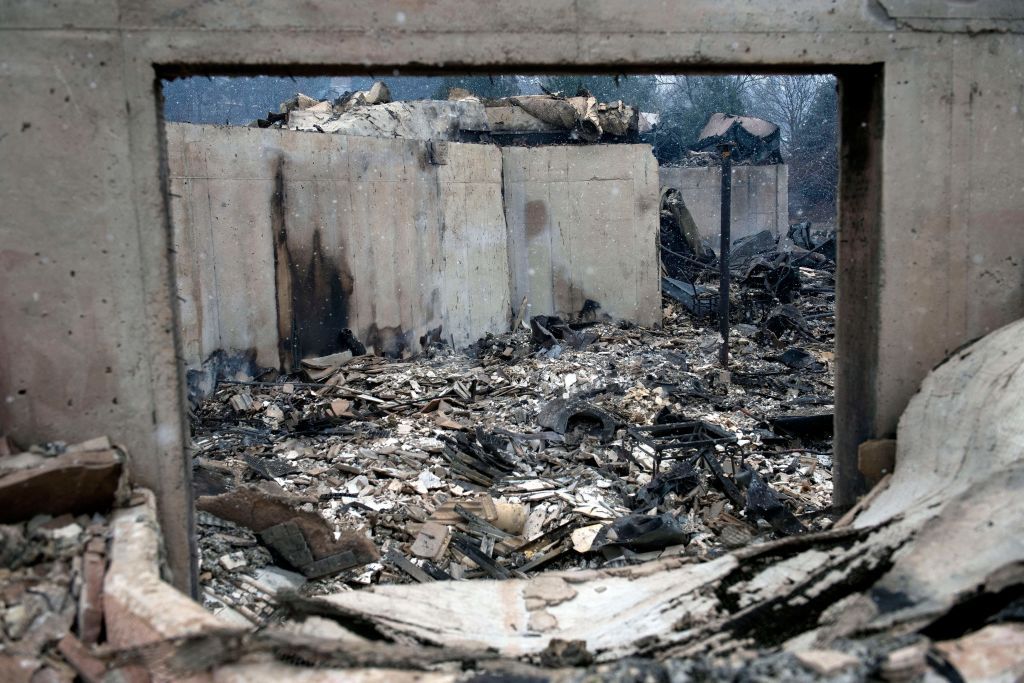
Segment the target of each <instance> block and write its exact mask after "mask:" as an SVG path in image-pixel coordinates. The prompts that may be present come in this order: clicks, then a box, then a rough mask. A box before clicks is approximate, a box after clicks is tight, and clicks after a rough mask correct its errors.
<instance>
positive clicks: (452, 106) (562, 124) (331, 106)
mask: <svg viewBox="0 0 1024 683" xmlns="http://www.w3.org/2000/svg"><path fill="white" fill-rule="evenodd" d="M650 121H651V119H650V115H648V116H647V117H642V116H641V112H640V111H639V110H637V109H636V108H635V107H632V106H630V105H628V104H625V103H624V102H622V101H616V102H598V101H597V99H596V98H594V97H593V96H591V95H590V94H589V93H581V94H578V95H576V96H563V95H562V94H560V93H548V94H544V95H521V96H516V97H504V98H499V99H481V98H479V97H476V96H475V95H473V94H471V93H469V92H466V91H465V90H462V89H460V88H453V89H452V90H451V92H450V94H449V98H448V99H446V100H411V101H405V102H392V101H391V92H390V90H389V88H388V87H387V85H386V84H385V83H384V82H383V81H377V82H375V83H374V84H373V86H372V87H371V88H370V89H369V90H364V91H359V92H354V93H345V94H343V95H342V96H341V97H338V98H337V99H335V100H333V101H332V100H322V101H321V100H317V99H315V98H312V97H309V96H307V95H303V94H302V93H297V94H296V95H295V97H293V98H291V99H290V100H288V101H287V102H282V103H281V107H280V111H279V112H277V113H275V112H268V113H267V116H266V118H263V119H258V120H256V121H255V122H253V123H252V124H251V125H253V126H256V127H259V128H270V127H286V128H289V129H291V130H304V131H317V132H320V133H335V134H340V135H358V136H368V137H388V138H390V137H400V138H409V139H413V140H425V141H430V142H432V143H435V144H436V143H441V142H444V141H460V140H480V141H491V140H499V141H501V142H503V143H518V142H531V141H543V142H548V143H550V142H559V141H562V142H570V141H580V142H597V141H601V140H603V141H627V142H635V141H637V140H638V139H639V137H638V136H639V134H640V132H641V130H640V129H641V127H643V128H645V130H650V127H651V124H650ZM432 156H433V155H432ZM442 156H443V155H442ZM432 163H436V164H443V163H445V162H444V161H442V160H440V159H438V158H434V159H433V161H432Z"/></svg>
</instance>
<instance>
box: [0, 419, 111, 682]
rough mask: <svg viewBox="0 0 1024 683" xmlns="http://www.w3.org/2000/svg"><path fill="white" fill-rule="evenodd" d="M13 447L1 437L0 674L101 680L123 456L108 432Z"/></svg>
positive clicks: (35, 678)
mask: <svg viewBox="0 0 1024 683" xmlns="http://www.w3.org/2000/svg"><path fill="white" fill-rule="evenodd" d="M16 450H17V449H13V448H11V447H10V444H9V442H7V440H6V439H4V440H3V442H2V443H0V501H3V502H2V504H0V680H3V681H11V682H12V683H16V682H19V681H26V682H27V681H30V680H31V681H40V680H45V681H71V680H75V679H76V677H80V678H81V679H82V680H86V681H93V680H99V679H100V678H102V676H103V673H104V672H105V670H106V665H105V664H104V663H103V661H101V659H100V658H99V657H98V656H97V654H96V653H95V646H96V645H97V644H98V643H100V642H101V640H102V639H103V636H104V623H103V578H104V573H105V570H106V556H107V543H108V537H109V525H108V517H107V513H108V512H109V511H110V509H111V508H112V507H113V506H114V505H115V503H116V502H117V501H118V500H119V499H121V498H122V497H123V493H122V491H123V479H122V470H123V464H124V457H123V455H122V454H121V453H120V452H119V451H118V450H117V449H114V448H112V447H111V446H110V443H109V442H108V441H107V440H106V439H105V438H100V439H94V440H92V441H88V442H85V443H81V444H77V445H74V446H66V445H65V444H63V443H60V442H55V443H50V444H45V445H43V446H37V447H33V448H32V449H30V450H28V451H25V452H16Z"/></svg>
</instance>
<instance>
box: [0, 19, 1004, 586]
mask: <svg viewBox="0 0 1024 683" xmlns="http://www.w3.org/2000/svg"><path fill="white" fill-rule="evenodd" d="M1022 55H1024V5H1022V4H1021V3H1016V2H1005V1H1002V0H985V1H979V2H973V3H963V2H955V1H953V0H949V1H941V0H938V1H936V2H928V3H923V2H920V1H918V0H871V1H870V2H867V1H864V0H844V1H841V2H837V3H834V4H830V5H829V6H828V8H827V9H825V8H823V7H822V4H821V3H820V2H818V0H792V1H791V2H789V3H787V5H786V11H785V12H780V11H778V3H777V2H774V0H751V1H750V2H744V3H738V2H724V3H723V2H720V1H719V0H714V1H713V0H694V1H693V2H687V3H675V4H672V5H665V4H664V3H637V2H628V1H626V0H595V1H593V2H583V3H581V2H574V1H572V0H520V1H518V2H509V1H507V0H506V1H504V2H498V1H497V0H487V1H485V2H479V3H473V4H466V3H464V2H459V1H457V0H439V1H438V2H432V3H423V4H415V3H410V2H407V1H406V0H381V1H379V2H374V3H366V2H354V1H352V0H345V1H335V0H331V1H330V2H327V1H325V0H311V1H310V2H306V3H301V4H294V3H281V2H272V1H270V0H253V1H252V2H249V3H246V4H244V5H233V4H230V5H229V4H226V3H194V2H190V1H186V0H147V1H146V2H142V1H141V0H96V1H95V2H90V3H81V2H72V1H71V0H54V1H53V2H49V3H38V2H28V1H22V0H3V1H2V2H0V159H2V162H0V206H2V207H3V210H2V212H0V265H2V267H0V397H2V400H0V425H2V428H3V429H4V430H6V431H8V432H9V433H10V434H11V435H12V436H14V437H15V438H16V439H18V440H20V441H22V442H31V441H36V440H47V439H66V440H69V441H75V440H81V439H83V438H86V437H89V436H92V435H94V434H97V433H107V434H109V435H110V436H111V437H112V438H113V439H114V440H116V441H118V442H120V443H123V444H125V445H126V446H127V447H128V448H129V449H130V451H131V453H132V454H133V456H134V463H133V464H134V468H135V472H136V476H137V478H138V479H139V480H140V481H141V482H142V483H144V484H146V485H149V486H152V487H154V488H156V489H157V490H158V491H159V493H160V505H161V510H160V512H161V521H162V523H163V525H164V528H165V533H166V539H167V543H168V551H169V555H170V559H171V561H172V565H173V566H174V567H175V568H176V569H177V570H178V573H177V577H176V578H177V580H178V581H179V585H183V583H185V582H187V579H188V573H187V571H186V569H187V567H188V547H189V544H188V539H189V535H188V533H189V525H190V514H191V512H190V510H191V505H190V502H189V499H188V493H187V491H188V477H189V469H188V467H187V463H186V460H185V458H183V457H182V452H183V451H182V448H183V444H184V441H185V434H186V433H187V432H186V431H185V425H184V421H183V410H182V406H183V391H182V387H183V383H182V381H181V376H180V373H179V364H178V362H177V360H176V356H177V354H178V350H179V349H178V346H177V345H178V341H177V335H176V334H175V329H176V322H175V316H176V299H175V294H174V293H175V291H176V290H175V287H174V282H173V271H172V265H171V264H172V259H171V254H170V248H171V245H172V243H171V232H170V229H169V221H168V218H167V215H168V211H167V203H166V201H165V198H164V193H163V190H164V183H163V178H162V177H161V171H160V169H161V166H162V163H163V160H162V153H161V148H162V144H163V131H162V130H161V127H160V125H159V120H160V118H159V114H158V102H159V100H158V98H157V96H156V92H155V89H154V79H155V78H156V77H157V75H158V69H159V66H158V65H182V66H184V67H185V68H186V69H188V68H194V69H196V70H197V71H199V72H202V71H203V70H204V69H209V68H210V65H218V66H222V67H223V66H228V67H230V66H238V67H240V68H246V69H249V70H254V71H260V70H264V71H274V70H276V71H277V72H278V73H290V72H294V71H295V69H294V68H291V66H290V65H299V68H300V69H301V68H306V69H308V70H318V69H323V68H325V67H324V65H336V66H337V71H338V72H342V73H343V72H353V71H360V72H362V71H364V70H365V69H366V68H367V67H368V66H373V67H374V73H377V74H380V73H388V72H390V71H391V70H392V69H394V68H398V69H406V68H407V67H410V66H418V67H420V68H424V67H427V68H433V67H436V68H439V69H441V68H448V69H457V68H458V67H459V66H460V65H472V66H475V67H477V68H479V69H486V68H493V69H495V70H498V71H516V70H524V69H527V70H528V69H529V68H531V67H534V68H535V67H547V68H549V69H551V70H557V69H560V68H565V67H566V66H569V67H571V68H575V69H580V70H584V71H586V70H590V71H594V70H600V69H607V70H610V71H613V72H615V73H623V72H626V73H628V72H629V71H630V70H631V69H633V68H643V69H644V70H651V71H661V72H671V71H687V70H695V71H701V70H714V71H719V72H721V71H729V70H735V71H742V72H748V71H757V70H765V71H770V70H773V69H777V68H779V67H784V68H786V69H787V70H794V69H800V68H803V67H806V68H808V69H817V68H819V67H821V66H825V67H827V68H830V69H834V70H835V71H836V72H837V73H838V75H839V78H840V85H841V90H842V91H843V94H844V96H845V97H844V99H845V100H846V101H848V100H849V98H850V97H853V98H859V97H863V96H865V93H867V94H868V95H869V96H871V97H872V98H873V99H872V100H871V102H870V103H869V104H871V105H872V107H874V108H870V109H869V108H864V109H863V110H862V111H860V112H858V111H857V109H856V108H852V109H848V108H847V107H846V105H845V104H844V106H843V109H844V114H848V115H846V116H845V118H844V120H843V135H844V139H845V138H849V137H850V136H851V135H854V134H857V135H859V137H860V138H863V139H864V142H865V143H871V144H878V145H880V149H879V150H878V152H877V154H876V153H874V152H871V153H867V154H866V153H865V152H864V147H863V146H862V145H855V146H848V145H846V144H845V143H844V147H843V151H844V152H846V156H844V157H843V160H842V163H843V164H844V170H843V173H842V177H841V180H840V182H841V185H842V197H844V199H843V200H842V202H841V205H840V214H841V220H840V233H841V234H840V237H839V260H840V268H841V271H840V272H841V275H840V285H839V287H840V292H839V300H840V308H839V315H840V327H839V330H838V332H837V343H838V345H839V347H840V355H839V359H840V360H839V363H840V370H843V372H841V373H840V377H839V378H838V379H837V386H836V390H837V392H838V393H839V395H840V403H839V404H838V405H837V407H836V410H837V425H838V426H839V428H840V431H841V432H842V431H843V430H847V429H848V427H847V425H848V424H849V423H850V420H851V419H852V418H854V417H856V418H857V425H858V426H857V428H856V429H855V430H854V431H851V432H850V434H851V438H849V439H842V438H840V439H839V440H838V441H837V451H836V462H837V464H838V463H841V462H844V461H848V460H849V458H850V457H851V455H852V456H853V458H854V460H853V462H854V463H855V457H856V453H855V448H854V449H853V452H852V453H851V445H852V446H854V447H855V445H856V441H857V440H858V439H863V438H867V437H868V436H870V435H872V434H874V435H878V436H881V435H885V434H891V433H894V431H895V427H896V421H897V418H898V417H899V415H900V413H901V412H902V410H903V408H904V406H905V405H906V403H907V400H908V399H909V397H910V396H911V395H912V394H913V393H914V392H915V391H916V390H917V386H918V384H919V382H920V380H921V378H922V377H924V375H925V374H926V373H927V372H928V371H929V370H930V369H931V368H932V367H933V366H934V365H935V364H936V363H937V362H939V361H940V360H941V359H942V358H944V357H945V356H946V355H947V354H949V353H950V352H951V351H952V350H953V349H955V348H957V347H959V346H960V345H961V344H963V343H964V342H965V341H967V340H969V339H973V338H976V337H979V336H981V335H983V334H984V333H985V332H987V331H989V330H992V329H994V328H995V327H998V326H1000V325H1003V324H1005V323H1007V322H1008V321H1010V320H1012V319H1014V318H1017V317H1019V316H1021V315H1022V314H1024V287H1022V281H1024V240H1022V239H1021V238H1020V234H1021V225H1022V224H1024V192H1022V191H1021V190H1020V188H1021V186H1022V185H1024V170H1022V169H1021V166H1020V159H1021V158H1022V157H1024V103H1022V102H1021V90H1020V87H1021V86H1020V84H1021V82H1024V73H1022V72H1024V63H1022V62H1024V57H1022ZM865 74H866V75H865ZM872 112H874V113H876V114H877V118H876V119H871V118H870V117H867V116H863V115H860V114H868V113H872ZM869 122H870V123H871V126H870V128H863V129H862V128H861V126H862V124H863V125H865V126H866V125H867V124H868V123H869ZM858 131H859V133H858ZM864 164H868V165H869V166H870V170H871V173H860V174H855V173H850V172H848V171H849V169H851V168H857V167H861V166H863V165H864ZM858 205H860V206H862V207H864V208H863V212H861V213H858V212H857V211H856V209H857V206H858ZM865 221H867V223H865ZM865 225H867V226H868V227H869V228H870V229H862V228H863V227H864V226H865ZM844 263H846V264H847V265H848V266H849V267H845V266H843V264H844ZM843 277H846V278H847V279H846V280H843ZM843 316H851V320H850V323H849V324H848V325H844V324H843V318H842V317H843ZM844 368H845V370H844ZM858 377H861V378H862V381H861V382H860V383H858V382H857V378H858ZM843 397H845V398H843ZM837 482H838V479H837Z"/></svg>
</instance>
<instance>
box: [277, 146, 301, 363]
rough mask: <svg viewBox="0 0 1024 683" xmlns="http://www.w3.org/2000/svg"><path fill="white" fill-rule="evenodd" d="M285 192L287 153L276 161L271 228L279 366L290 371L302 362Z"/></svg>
mask: <svg viewBox="0 0 1024 683" xmlns="http://www.w3.org/2000/svg"><path fill="white" fill-rule="evenodd" d="M286 201H287V200H286V195H285V183H284V155H279V156H278V157H277V159H276V160H275V161H274V189H273V191H272V192H271V194H270V228H271V230H272V232H273V236H274V237H273V239H274V291H275V294H276V297H275V298H276V301H275V303H276V306H277V353H278V361H279V363H280V368H281V370H283V371H289V370H291V369H292V368H294V367H297V366H298V364H299V358H298V349H296V348H295V347H294V344H293V340H294V338H295V330H294V321H295V317H294V315H293V314H292V279H291V269H290V264H291V263H292V257H291V253H290V251H289V249H288V228H287V222H286V216H287V215H288V214H287V211H286V207H285V205H286Z"/></svg>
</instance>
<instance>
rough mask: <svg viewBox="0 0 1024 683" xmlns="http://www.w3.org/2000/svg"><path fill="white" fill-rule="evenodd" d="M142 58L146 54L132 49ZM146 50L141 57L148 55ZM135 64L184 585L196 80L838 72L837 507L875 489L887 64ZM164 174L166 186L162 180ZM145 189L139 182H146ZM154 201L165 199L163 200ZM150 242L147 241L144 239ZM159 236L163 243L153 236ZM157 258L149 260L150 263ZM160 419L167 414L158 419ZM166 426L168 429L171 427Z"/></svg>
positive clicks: (163, 491) (161, 481) (172, 508)
mask: <svg viewBox="0 0 1024 683" xmlns="http://www.w3.org/2000/svg"><path fill="white" fill-rule="evenodd" d="M130 54H138V53H130ZM140 57H141V55H140ZM136 67H137V69H138V72H137V73H138V77H139V79H140V80H141V81H143V82H147V83H148V84H149V87H148V88H147V89H148V91H149V94H150V97H149V98H148V99H149V102H151V103H152V105H151V106H152V110H151V111H150V112H149V113H151V114H152V115H153V116H152V118H151V119H149V120H148V121H146V120H143V119H142V118H141V117H140V116H134V117H132V126H131V134H132V136H133V141H132V144H133V146H135V145H137V144H138V145H140V146H142V148H143V149H145V150H147V151H148V152H150V153H151V155H152V156H151V158H154V159H155V160H157V162H158V173H157V174H156V175H155V176H149V177H146V178H143V179H142V183H141V184H142V185H144V186H146V188H147V189H146V191H144V196H145V197H146V199H148V201H141V202H140V204H139V205H138V206H137V211H139V212H141V213H142V214H144V215H147V216H148V217H149V218H150V219H151V220H152V222H153V223H156V224H159V225H161V226H163V230H162V231H155V232H160V233H161V234H160V235H159V239H160V242H161V246H162V247H163V248H162V249H160V250H159V252H158V253H162V254H163V255H164V256H165V258H164V259H163V260H162V262H159V261H156V260H154V257H155V256H156V254H150V255H149V259H150V264H151V265H152V266H153V267H154V269H155V272H159V271H162V272H163V274H164V280H163V281H164V282H170V283H171V288H172V291H171V292H170V294H171V297H170V298H171V308H172V309H173V313H172V317H171V319H170V320H168V321H167V326H165V327H164V333H165V334H171V335H172V336H173V341H174V354H175V363H174V367H175V369H176V372H175V373H174V374H173V375H172V376H167V377H166V378H165V379H166V386H158V387H154V392H161V391H167V392H173V393H174V395H175V398H174V399H171V397H170V395H169V394H164V397H165V399H171V400H168V401H166V402H162V401H159V400H158V401H157V406H158V410H159V408H160V407H163V408H164V410H165V411H166V412H167V415H166V418H167V419H169V420H173V421H175V422H177V424H179V425H180V429H181V432H180V433H181V434H182V435H183V437H184V441H183V442H181V443H176V444H168V450H167V451H166V452H165V453H164V454H163V459H162V461H161V462H159V463H153V462H150V461H148V459H147V461H145V462H138V461H137V464H138V465H140V467H139V468H138V469H139V471H140V474H141V476H140V477H139V480H140V483H142V484H143V485H146V486H149V487H150V488H152V489H153V490H154V491H155V492H156V494H157V502H158V507H159V517H160V522H161V525H162V528H163V530H164V541H165V545H166V552H167V558H168V563H169V566H170V569H171V571H172V576H171V578H172V580H173V583H174V584H175V585H176V586H177V587H178V588H180V589H182V590H184V591H186V592H187V593H189V594H190V595H192V596H193V597H196V596H197V594H198V576H197V557H198V555H197V544H196V536H195V522H194V519H193V515H194V512H193V510H194V508H193V500H192V486H191V462H190V458H189V456H188V450H187V435H188V425H187V423H186V415H187V409H186V406H187V402H186V400H185V386H186V383H185V377H184V372H185V371H184V367H183V366H182V364H181V363H179V362H177V359H178V358H180V357H181V353H180V349H181V340H180V339H179V337H178V329H179V328H178V325H177V319H178V315H179V314H178V302H177V297H176V296H174V264H173V258H174V255H173V252H172V249H171V247H170V245H171V244H172V239H171V237H172V226H171V219H170V202H169V196H168V192H169V184H168V179H167V175H168V166H167V149H166V135H165V132H164V121H163V100H162V90H161V81H162V80H164V79H168V78H179V77H187V76H212V75H230V76H255V75H267V76H274V75H283V76H323V75H332V76H338V75H377V76H381V75H382V74H383V75H386V74H390V73H401V74H402V75H430V76H445V75H451V74H474V73H475V74H494V75H499V74H524V73H529V74H535V73H536V74H543V73H559V74H573V73H575V74H580V75H593V74H616V73H619V74H621V73H628V74H644V73H659V74H679V75H702V74H720V75H724V74H738V73H743V74H748V73H751V74H779V73H787V74H799V75H803V74H816V73H821V74H825V73H827V74H833V75H834V76H835V77H836V79H837V84H838V88H839V98H838V100H839V121H840V131H839V188H838V214H839V222H838V228H839V232H838V240H837V242H838V245H837V260H838V263H837V269H836V276H837V288H836V387H835V392H836V394H835V435H834V450H833V453H834V456H833V482H834V493H833V504H834V506H835V507H836V508H838V509H845V508H848V507H850V506H852V505H853V504H854V503H855V502H856V499H857V497H858V496H859V495H861V494H862V493H864V492H865V491H866V484H865V481H864V479H863V477H862V476H861V475H860V473H859V470H858V466H857V447H858V445H859V444H860V443H861V442H863V441H865V440H867V439H870V438H874V437H875V436H878V435H877V434H876V433H875V432H876V428H875V419H876V410H875V405H874V404H875V399H876V395H877V394H876V386H875V379H876V373H877V370H878V352H877V349H878V344H877V342H878V308H879V303H880V302H879V296H878V292H879V277H880V263H879V258H880V250H879V239H880V235H881V225H882V216H881V210H882V191H881V188H882V141H883V134H884V131H883V130H882V121H883V109H882V106H883V77H884V64H883V63H871V64H858V65H849V64H844V65H840V64H831V65H830V64H801V65H800V66H798V67H794V66H793V65H786V64H777V65H774V64H765V63H757V64H749V63H747V64H744V63H738V62H737V63H734V64H723V63H721V62H714V63H712V62H711V61H708V62H707V63H701V62H696V63H694V62H691V63H686V64H681V63H678V62H667V63H645V64H633V63H625V62H623V63H619V64H599V65H592V66H583V65H581V64H578V63H567V64H564V65H562V64H543V65H536V64H534V65H522V66H520V65H513V64H503V65H494V66H491V67H488V68H481V66H480V65H479V64H445V66H444V67H443V68H429V67H423V66H422V65H420V64H415V63H409V64H379V65H375V66H372V67H369V66H367V65H366V64H362V65H359V66H354V65H351V64H338V65H330V64H316V65H308V64H301V63H299V62H296V63H292V64H282V63H277V64H269V65H253V64H246V63H241V62H235V63H231V62H222V63H185V62H175V61H166V62H154V61H149V60H140V61H139V62H138V63H137V64H136ZM153 181H156V182H155V183H154V182H153ZM137 191H138V188H137ZM154 199H155V201H154ZM143 241H144V242H145V240H143ZM149 241H150V242H151V243H152V241H153V240H149ZM146 259H147V257H146V255H143V260H144V262H145V260H146ZM154 419H158V418H157V415H156V414H154ZM161 424H165V423H163V422H161Z"/></svg>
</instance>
